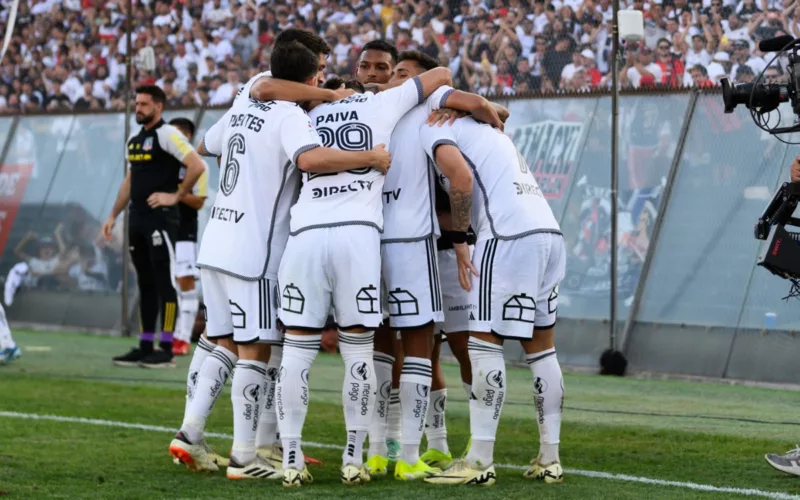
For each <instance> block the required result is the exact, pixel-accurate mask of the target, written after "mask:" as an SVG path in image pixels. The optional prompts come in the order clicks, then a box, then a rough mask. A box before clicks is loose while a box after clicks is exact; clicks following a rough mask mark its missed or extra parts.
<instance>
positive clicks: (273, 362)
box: [256, 345, 283, 449]
mask: <svg viewBox="0 0 800 500" xmlns="http://www.w3.org/2000/svg"><path fill="white" fill-rule="evenodd" d="M282 359H283V347H281V346H278V345H274V346H272V348H271V352H270V356H269V363H267V380H266V384H265V385H264V401H263V403H264V404H263V406H262V408H261V416H260V417H259V420H258V432H257V433H256V448H257V449H259V448H266V447H267V446H272V445H274V444H277V443H278V442H279V440H278V414H277V413H276V412H275V386H276V385H277V384H278V373H279V372H280V369H281V360H282Z"/></svg>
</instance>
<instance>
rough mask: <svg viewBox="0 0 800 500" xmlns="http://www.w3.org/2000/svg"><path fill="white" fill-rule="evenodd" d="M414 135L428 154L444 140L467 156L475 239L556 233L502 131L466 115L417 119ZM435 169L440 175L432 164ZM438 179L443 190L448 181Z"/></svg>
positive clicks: (541, 196)
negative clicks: (437, 121)
mask: <svg viewBox="0 0 800 500" xmlns="http://www.w3.org/2000/svg"><path fill="white" fill-rule="evenodd" d="M420 141H421V142H422V147H423V148H425V152H426V153H427V154H428V155H429V156H430V157H431V158H434V151H435V149H436V147H437V146H439V145H443V144H448V145H454V146H457V147H458V148H459V149H460V150H461V154H462V155H464V159H466V160H467V164H468V165H469V167H470V169H471V170H472V174H473V176H474V178H475V181H474V188H473V202H472V227H473V228H475V232H476V233H477V236H478V241H482V240H487V239H491V238H497V239H501V240H513V239H517V238H522V237H524V236H528V235H531V234H536V233H556V234H561V229H560V228H559V226H558V222H557V221H556V218H555V216H554V215H553V211H552V210H551V209H550V205H549V204H548V203H547V200H546V199H545V198H544V194H543V193H542V190H541V189H540V188H539V184H538V183H537V182H536V178H534V176H533V172H531V170H530V168H528V164H527V162H526V161H525V158H523V157H522V155H520V154H519V152H518V151H517V148H516V147H515V146H514V143H513V142H512V141H511V139H510V138H509V137H508V136H507V135H505V134H503V133H502V132H500V131H499V130H496V129H494V128H492V127H491V126H490V125H486V124H482V123H478V122H476V121H475V120H473V119H472V118H469V117H467V118H460V119H458V120H456V122H455V123H454V124H453V125H452V126H449V127H448V126H443V127H429V126H428V125H423V126H422V127H421V128H420ZM437 173H438V175H439V178H440V179H442V178H443V177H444V176H443V175H442V174H441V172H438V168H437ZM443 184H444V185H443V187H444V188H445V190H447V191H448V192H449V188H450V186H449V183H443Z"/></svg>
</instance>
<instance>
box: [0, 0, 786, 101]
mask: <svg viewBox="0 0 800 500" xmlns="http://www.w3.org/2000/svg"><path fill="white" fill-rule="evenodd" d="M4 4H5V6H0V9H1V10H0V33H3V32H5V29H6V26H5V22H6V21H7V18H8V14H9V10H10V9H9V4H10V2H5V3H4ZM626 4H627V5H626ZM125 5H126V2H125V0H108V1H105V0H22V1H21V2H20V5H19V14H18V16H17V21H16V27H15V29H14V37H13V39H12V43H11V45H10V47H9V49H8V52H7V54H6V55H5V57H4V58H3V60H2V62H1V64H0V113H5V114H13V113H20V112H22V113H25V112H36V111H40V110H46V111H56V110H86V109H89V110H99V109H104V108H105V109H122V108H123V107H124V102H123V100H122V89H123V88H124V85H123V84H124V79H125V66H124V54H125V50H126V41H125V31H124V28H125V15H124V9H125ZM133 5H134V22H133V24H134V27H135V32H134V33H133V42H132V44H133V47H134V50H135V51H136V56H135V62H136V65H137V67H138V68H139V69H137V70H136V72H135V82H136V83H157V84H158V85H160V86H162V87H163V88H164V90H165V91H166V92H167V94H168V96H169V105H170V106H196V105H201V106H214V105H224V104H227V103H229V102H230V101H231V100H232V98H233V96H234V94H235V93H236V90H237V89H238V87H239V85H241V84H242V82H244V81H246V80H247V79H248V78H249V77H250V76H251V75H253V74H255V73H256V72H257V71H258V70H259V69H260V68H267V67H268V65H269V51H270V48H271V42H272V41H273V40H274V39H275V36H276V35H277V34H278V33H279V32H280V31H281V30H282V29H285V28H287V27H290V26H297V27H304V28H308V29H312V30H314V31H316V32H318V33H320V34H321V35H323V36H324V37H325V38H326V40H327V41H328V43H329V44H330V45H331V47H332V48H333V53H332V55H331V63H332V64H330V66H329V67H330V68H331V72H332V73H336V74H338V75H339V76H346V75H348V74H351V73H352V72H353V70H354V66H355V63H356V60H357V57H358V53H359V49H360V47H362V46H363V45H364V44H365V43H367V42H368V41H370V40H373V39H376V38H386V39H388V40H390V41H392V42H393V43H395V44H396V45H397V47H398V49H400V50H405V49H419V50H421V51H423V52H425V53H427V54H429V55H431V56H433V57H438V58H439V59H440V60H441V62H442V63H443V64H446V65H447V66H449V67H450V68H451V70H452V71H453V74H454V75H455V78H454V80H455V83H456V85H457V86H459V87H460V88H462V89H465V90H471V91H474V92H478V93H481V94H484V95H490V94H494V95H514V94H519V93H524V92H525V93H527V92H531V91H541V92H544V93H552V92H569V91H572V92H582V91H589V90H592V89H602V88H604V87H606V86H608V85H610V83H609V82H610V78H609V62H610V61H609V54H610V50H611V38H610V36H609V32H610V27H611V4H610V0H545V1H538V0H534V1H529V0H447V1H445V2H436V1H433V0H415V1H408V2H400V1H396V0H371V1H368V0H313V1H312V0H268V1H265V0H235V1H234V0H231V1H229V0H208V1H203V0H172V1H165V0H135V1H134V2H133ZM622 8H633V9H638V10H642V11H643V12H644V18H645V38H646V39H645V41H644V42H642V43H640V44H639V45H638V46H637V47H629V49H630V50H627V51H626V55H625V60H624V61H623V63H622V68H621V70H620V82H621V85H622V86H623V87H633V88H647V87H663V86H666V87H681V86H698V87H709V86H714V85H717V84H718V82H719V79H720V78H721V77H723V76H730V77H731V78H732V79H733V80H734V81H736V82H748V81H752V80H753V79H754V78H755V77H756V76H757V75H758V74H759V73H760V72H761V70H762V69H764V68H765V67H766V65H767V60H768V59H767V60H765V59H764V57H763V56H764V54H763V53H761V52H759V51H758V48H757V42H758V41H759V40H762V39H765V38H770V37H773V36H779V35H782V34H787V33H788V34H791V35H794V36H798V35H800V17H799V16H800V4H796V3H795V2H792V1H791V0H699V1H696V2H695V1H689V0H649V1H647V2H645V1H644V0H632V1H631V2H627V0H623V2H622ZM151 67H154V68H155V69H154V70H152V71H149V70H148V69H149V68H151ZM776 72H777V77H778V78H780V77H781V74H782V69H781V67H780V66H779V65H778V66H777V67H776Z"/></svg>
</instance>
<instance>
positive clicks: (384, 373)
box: [367, 352, 394, 457]
mask: <svg viewBox="0 0 800 500" xmlns="http://www.w3.org/2000/svg"><path fill="white" fill-rule="evenodd" d="M373 361H374V363H375V385H376V386H377V387H378V392H377V394H376V395H375V410H374V411H373V413H372V421H371V422H370V424H369V450H368V451H367V456H368V457H374V456H375V455H379V456H381V457H386V456H387V455H388V453H389V450H388V448H387V447H386V430H387V427H388V426H389V398H390V397H391V392H392V365H393V364H394V356H390V355H388V354H384V353H382V352H376V353H375V354H374V355H373Z"/></svg>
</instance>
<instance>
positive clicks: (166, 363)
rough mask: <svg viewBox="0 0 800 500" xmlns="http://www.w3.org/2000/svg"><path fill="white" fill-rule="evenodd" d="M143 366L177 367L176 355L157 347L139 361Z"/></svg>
mask: <svg viewBox="0 0 800 500" xmlns="http://www.w3.org/2000/svg"><path fill="white" fill-rule="evenodd" d="M139 366H141V367H142V368H175V357H174V356H173V355H172V353H171V352H166V351H162V350H161V349H157V350H155V351H153V352H152V353H150V354H148V355H147V356H145V357H144V358H142V359H141V361H139Z"/></svg>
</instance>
